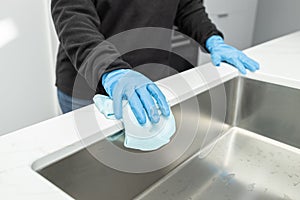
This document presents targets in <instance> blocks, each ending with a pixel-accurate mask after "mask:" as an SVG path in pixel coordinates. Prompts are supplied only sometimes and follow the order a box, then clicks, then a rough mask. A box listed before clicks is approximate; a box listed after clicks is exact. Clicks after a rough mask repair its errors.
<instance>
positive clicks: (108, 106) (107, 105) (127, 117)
mask: <svg viewBox="0 0 300 200" xmlns="http://www.w3.org/2000/svg"><path fill="white" fill-rule="evenodd" d="M93 100H94V102H95V105H96V107H97V109H98V110H99V111H100V112H101V113H102V114H104V116H105V117H106V118H108V119H115V117H114V112H113V101H112V100H111V99H110V98H109V97H107V96H104V95H95V96H94V98H93ZM159 114H160V121H159V122H158V123H157V124H152V123H151V122H150V121H149V119H147V121H146V124H144V125H142V126H141V125H140V124H139V123H138V121H137V119H136V118H135V116H134V114H133V112H132V111H131V108H130V106H129V104H128V103H127V102H126V101H124V103H123V118H122V122H123V125H124V129H125V131H124V132H123V134H124V136H125V141H124V146H125V147H127V148H131V149H138V150H142V151H153V150H157V149H159V148H160V147H162V146H164V145H166V144H168V143H169V142H170V139H171V137H172V136H173V135H174V133H175V131H176V124H175V119H174V115H173V113H172V112H171V114H170V116H169V117H164V116H163V115H161V113H159ZM120 136H122V134H120V133H118V134H117V135H113V136H111V137H110V138H108V139H110V140H115V139H118V138H119V137H120Z"/></svg>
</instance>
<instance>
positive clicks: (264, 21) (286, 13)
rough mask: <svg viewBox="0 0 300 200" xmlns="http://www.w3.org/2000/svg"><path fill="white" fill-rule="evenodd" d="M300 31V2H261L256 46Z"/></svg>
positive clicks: (289, 0) (257, 20)
mask: <svg viewBox="0 0 300 200" xmlns="http://www.w3.org/2000/svg"><path fill="white" fill-rule="evenodd" d="M297 30H300V1H299V0H259V1H258V9H257V17H256V25H255V31H254V44H259V43H262V42H265V41H268V40H271V39H273V38H277V37H279V36H282V35H285V34H288V33H292V32H295V31H297Z"/></svg>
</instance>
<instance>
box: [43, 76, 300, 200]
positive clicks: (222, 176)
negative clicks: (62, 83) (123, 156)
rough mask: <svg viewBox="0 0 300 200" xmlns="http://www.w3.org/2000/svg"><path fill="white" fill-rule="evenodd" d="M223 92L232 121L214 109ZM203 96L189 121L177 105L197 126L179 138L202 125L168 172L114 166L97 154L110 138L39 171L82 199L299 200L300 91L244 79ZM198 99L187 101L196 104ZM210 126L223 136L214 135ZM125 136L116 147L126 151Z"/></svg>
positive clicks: (179, 119) (187, 128)
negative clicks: (94, 151)
mask: <svg viewBox="0 0 300 200" xmlns="http://www.w3.org/2000/svg"><path fill="white" fill-rule="evenodd" d="M220 88H225V91H226V98H225V99H226V103H225V104H226V105H227V106H226V116H225V118H224V119H222V116H219V115H213V114H212V111H211V106H212V103H211V98H210V97H211V93H214V92H215V93H217V92H218V91H221V90H220ZM196 98H197V100H198V101H197V102H198V104H199V108H200V110H201V115H199V112H198V111H197V110H196V109H194V108H193V107H192V106H190V107H186V109H185V112H188V116H184V113H182V112H181V109H180V108H181V107H182V104H179V105H175V106H173V107H172V111H173V113H174V116H175V119H176V122H177V126H181V122H182V121H183V120H185V121H188V122H189V124H190V126H184V125H183V126H184V128H183V129H180V128H179V129H178V128H177V130H178V131H177V133H176V135H184V134H186V135H188V134H189V133H190V132H191V131H192V127H193V124H195V123H200V125H199V127H198V128H197V131H196V135H195V138H194V140H193V142H192V143H191V145H190V146H189V148H188V149H186V151H185V152H184V153H183V154H182V155H181V156H180V157H178V159H176V160H174V162H172V163H170V164H169V165H167V166H165V167H163V168H160V169H157V170H155V171H149V172H144V173H131V172H123V171H119V170H117V169H114V168H110V167H108V166H107V165H105V164H102V163H101V162H99V161H98V160H97V159H96V158H95V156H93V155H91V153H90V150H89V149H105V148H106V146H107V145H108V144H111V141H108V140H106V139H103V140H101V141H98V142H96V143H94V144H91V145H90V146H89V149H82V150H80V151H77V152H76V153H73V154H72V155H69V156H67V157H64V158H62V159H59V160H57V161H56V162H54V163H52V164H50V165H47V166H44V167H42V168H40V169H37V172H38V173H40V174H41V175H42V176H44V177H45V178H46V179H48V180H49V181H51V182H52V183H53V184H55V185H56V186H58V187H59V188H61V189H62V190H63V191H65V192H66V193H68V194H69V195H70V196H72V197H74V198H75V199H77V200H94V199H95V200H96V199H114V200H118V199H122V200H126V199H148V200H150V199H153V200H157V199H175V200H176V199H178V200H183V199H199V200H200V199H201V200H202V199H203V200H206V199H209V200H211V199H215V200H240V199H247V200H252V199H264V200H271V199H272V200H273V199H288V200H289V199H295V200H296V199H299V196H300V123H299V118H298V117H299V116H300V90H297V89H293V88H289V87H285V86H280V85H275V84H271V83H267V82H261V81H257V80H252V79H246V78H241V77H238V78H235V79H232V80H230V81H228V82H226V83H225V84H224V86H223V85H222V86H216V87H214V88H213V89H212V90H210V91H207V92H203V93H201V94H199V95H197V96H196ZM193 99H195V98H193ZM193 99H188V100H186V101H185V102H183V103H185V105H192V104H193V102H192V101H193ZM182 119H183V120H182ZM209 120H210V121H213V122H214V123H213V126H214V127H211V124H209V123H206V121H209ZM223 121H225V123H219V122H223ZM220 127H222V128H220ZM208 128H209V129H212V130H214V129H216V130H221V131H216V133H215V134H214V133H211V134H210V135H209V136H207V135H206V134H205V133H207V129H208ZM180 131H181V132H180ZM123 139H124V138H122V137H120V138H119V139H118V140H115V141H113V145H116V146H117V147H118V148H123V150H125V151H126V149H125V148H124V147H123V145H122V141H123ZM173 140H175V139H173ZM171 143H172V141H171ZM171 143H170V144H168V145H172V144H171ZM168 145H167V146H168ZM176 150H177V149H176V148H174V149H173V152H174V153H175V152H176ZM127 151H132V150H127ZM134 152H135V153H138V154H143V152H139V151H134ZM164 156H165V157H167V156H168V155H162V157H164Z"/></svg>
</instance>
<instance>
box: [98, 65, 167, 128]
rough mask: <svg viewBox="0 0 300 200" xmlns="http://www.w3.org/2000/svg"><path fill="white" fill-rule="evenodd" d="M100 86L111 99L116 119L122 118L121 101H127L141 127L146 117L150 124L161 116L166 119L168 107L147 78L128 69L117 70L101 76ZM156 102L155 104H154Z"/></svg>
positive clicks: (158, 91) (159, 92) (161, 94)
mask: <svg viewBox="0 0 300 200" xmlns="http://www.w3.org/2000/svg"><path fill="white" fill-rule="evenodd" d="M102 85H103V87H104V89H105V90H106V92H107V93H108V95H109V96H110V98H111V99H113V107H114V113H115V117H116V119H121V118H122V110H123V109H122V100H123V99H124V100H128V102H129V105H130V107H131V110H132V112H133V114H134V115H135V117H136V119H137V120H138V122H139V123H140V124H141V125H143V124H145V123H146V116H148V118H149V120H150V122H151V123H158V122H159V119H160V117H159V112H158V108H157V106H156V105H158V107H159V109H160V111H161V114H162V115H164V116H166V117H168V116H169V115H170V107H169V105H168V103H167V101H166V98H165V96H164V95H163V93H162V92H161V91H160V89H159V88H158V87H157V86H156V85H155V84H154V83H153V82H152V81H151V80H150V79H148V78H147V77H145V76H144V75H142V74H141V73H139V72H136V71H133V70H130V69H119V70H115V71H112V72H108V73H106V74H104V75H103V76H102ZM154 100H155V101H156V102H157V104H156V103H155V102H154Z"/></svg>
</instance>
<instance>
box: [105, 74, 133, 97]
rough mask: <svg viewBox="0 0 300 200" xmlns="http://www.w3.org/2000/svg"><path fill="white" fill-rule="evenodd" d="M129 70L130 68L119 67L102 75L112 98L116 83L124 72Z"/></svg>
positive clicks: (106, 89)
mask: <svg viewBox="0 0 300 200" xmlns="http://www.w3.org/2000/svg"><path fill="white" fill-rule="evenodd" d="M129 71H130V69H117V70H114V71H111V72H107V73H105V74H103V75H102V85H103V87H104V89H105V91H106V92H107V94H108V95H109V96H110V97H111V98H112V92H113V90H114V88H115V85H116V83H117V82H118V80H119V79H120V78H121V77H122V76H123V75H124V74H126V73H128V72H129Z"/></svg>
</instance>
